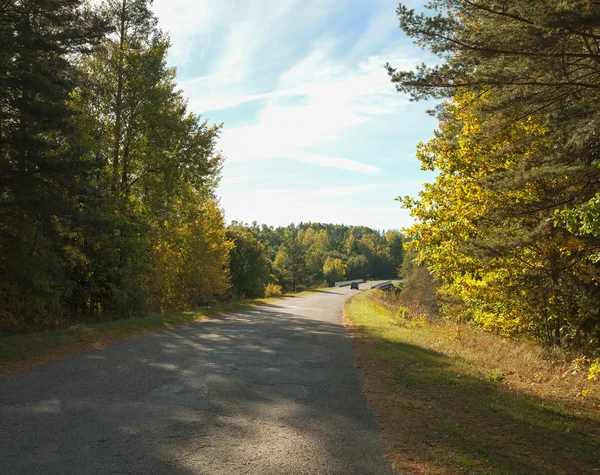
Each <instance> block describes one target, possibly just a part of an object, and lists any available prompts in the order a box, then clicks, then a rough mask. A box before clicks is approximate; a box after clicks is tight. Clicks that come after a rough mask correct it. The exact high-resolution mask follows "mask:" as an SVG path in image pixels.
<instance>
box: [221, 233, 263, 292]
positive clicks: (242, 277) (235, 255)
mask: <svg viewBox="0 0 600 475" xmlns="http://www.w3.org/2000/svg"><path fill="white" fill-rule="evenodd" d="M227 239H228V240H229V241H231V242H232V243H233V245H234V247H233V249H232V250H231V254H230V263H229V271H230V274H231V285H232V291H233V292H234V294H235V295H236V296H237V297H238V298H239V297H241V298H244V297H249V298H258V297H263V296H264V293H265V285H266V284H267V283H268V282H269V280H270V278H271V272H270V268H271V265H270V262H269V260H268V258H267V256H266V254H265V249H264V245H263V244H262V243H261V242H259V241H258V239H256V237H254V235H253V234H252V233H251V232H250V231H249V230H248V229H245V228H244V227H242V226H230V227H229V228H228V229H227Z"/></svg>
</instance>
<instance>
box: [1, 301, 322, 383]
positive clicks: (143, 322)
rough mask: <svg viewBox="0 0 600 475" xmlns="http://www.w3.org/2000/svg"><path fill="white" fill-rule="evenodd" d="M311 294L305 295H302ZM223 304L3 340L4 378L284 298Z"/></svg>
mask: <svg viewBox="0 0 600 475" xmlns="http://www.w3.org/2000/svg"><path fill="white" fill-rule="evenodd" d="M309 293H311V291H305V292H302V294H301V295H305V294H309ZM297 295H300V294H294V295H284V296H283V297H280V298H268V299H253V300H250V299H247V300H238V301H232V302H226V303H220V304H217V305H214V306H211V307H205V308H202V309H199V310H196V311H192V312H170V313H166V314H154V315H149V316H145V317H133V318H128V319H123V320H113V321H109V322H94V323H81V324H77V325H73V326H71V327H69V328H61V329H56V330H47V331H36V332H32V333H26V334H17V335H7V336H0V374H4V373H10V372H13V371H18V370H21V369H24V368H27V367H29V366H33V365H36V364H39V363H43V362H46V361H53V360H56V359H58V358H62V357H64V356H68V355H72V354H75V353H81V352H83V351H88V350H92V349H96V348H102V347H105V346H107V345H110V344H111V343H115V342H117V341H120V340H124V339H127V338H131V337H135V336H140V335H145V334H147V333H152V332H155V331H158V330H162V329H165V328H171V327H175V326H179V325H184V324H186V323H191V322H196V321H200V320H204V319H206V318H209V317H214V316H216V315H221V314H224V313H229V312H235V311H240V310H244V309H248V308H252V307H256V306H259V305H264V304H267V303H271V302H275V301H277V300H280V299H281V298H286V297H295V296H297Z"/></svg>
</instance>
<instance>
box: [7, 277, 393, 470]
mask: <svg viewBox="0 0 600 475" xmlns="http://www.w3.org/2000/svg"><path fill="white" fill-rule="evenodd" d="M367 285H368V284H363V285H362V287H363V288H365V287H366V286H367ZM355 293H356V290H350V289H349V288H347V287H345V288H341V289H331V290H328V291H327V292H326V293H321V292H319V293H314V294H310V295H307V296H304V297H296V298H289V299H285V300H281V301H277V302H276V303H273V304H270V305H266V306H262V307H258V308H255V309H251V310H247V311H243V312H239V313H233V314H229V315H226V316H222V317H218V318H214V319H211V320H205V321H202V322H198V323H193V324H189V325H186V326H182V327H178V328H174V329H171V330H164V331H160V332H157V333H154V334H152V335H147V336H143V337H138V338H133V339H130V340H126V341H122V342H120V343H116V344H113V345H111V346H108V347H106V348H104V349H101V350H95V351H91V352H88V353H83V354H79V355H74V356H70V357H67V358H63V359H61V360H59V361H55V362H51V363H46V364H42V365H40V366H37V367H34V368H30V369H27V370H25V371H21V372H18V373H14V374H11V375H4V376H0V421H1V430H0V455H1V457H0V473H2V474H5V475H7V474H61V475H62V474H64V475H66V474H78V475H79V474H104V473H135V474H152V473H168V474H202V475H216V474H219V475H238V474H257V475H301V474H310V475H316V474H327V475H337V474H340V475H341V474H353V475H393V473H394V472H393V471H392V469H391V466H390V465H389V463H388V462H387V460H385V459H384V455H383V454H384V446H383V441H382V439H381V436H380V433H379V427H378V424H377V421H376V420H375V417H374V416H373V414H372V413H371V412H370V411H369V409H368V407H367V401H366V397H365V396H364V394H363V391H362V386H363V379H362V376H361V373H360V371H359V370H358V369H357V368H356V367H355V360H356V357H355V354H354V351H353V349H352V344H351V340H350V336H349V335H348V333H347V331H346V329H345V328H344V325H343V321H342V309H343V304H344V302H345V301H346V300H347V299H348V298H350V297H351V296H352V295H354V294H355Z"/></svg>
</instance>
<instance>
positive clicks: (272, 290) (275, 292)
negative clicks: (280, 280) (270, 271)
mask: <svg viewBox="0 0 600 475" xmlns="http://www.w3.org/2000/svg"><path fill="white" fill-rule="evenodd" d="M282 295H283V292H282V291H281V285H277V284H267V285H265V297H267V298H269V297H281V296H282Z"/></svg>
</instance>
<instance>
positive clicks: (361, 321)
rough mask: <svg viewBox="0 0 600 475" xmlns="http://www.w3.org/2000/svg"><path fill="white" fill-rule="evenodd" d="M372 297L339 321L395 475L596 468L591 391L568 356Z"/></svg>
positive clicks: (599, 422)
mask: <svg viewBox="0 0 600 475" xmlns="http://www.w3.org/2000/svg"><path fill="white" fill-rule="evenodd" d="M380 295H381V294H379V293H377V292H363V293H361V294H359V295H358V296H357V297H355V298H354V299H353V300H352V301H351V302H350V303H349V304H348V305H347V306H346V317H347V321H348V323H349V324H350V325H351V327H352V332H353V335H354V337H355V344H356V347H357V350H358V353H359V365H360V366H361V368H362V369H363V371H364V372H365V376H366V379H367V384H366V392H367V396H368V397H369V403H370V405H371V407H372V409H373V411H374V412H375V414H376V415H377V417H378V418H379V421H380V424H381V427H382V433H383V436H384V439H385V440H386V444H387V452H388V456H389V457H390V459H391V460H392V462H393V464H394V466H395V468H396V469H397V470H398V471H399V473H415V474H455V473H470V474H537V473H539V474H548V473H553V474H582V473H586V474H587V473H589V474H594V473H600V464H599V462H598V460H599V459H598V454H599V453H600V408H599V407H598V404H599V403H600V399H599V397H600V388H599V385H598V383H595V382H592V381H588V380H587V377H586V372H585V371H584V370H583V369H582V368H577V365H576V364H575V365H573V364H571V363H566V362H565V361H569V360H568V355H564V354H560V353H558V352H556V353H553V354H552V353H546V352H544V351H543V350H541V349H540V348H538V347H536V346H535V345H533V344H531V343H529V342H514V341H508V340H505V339H502V338H499V337H497V336H494V335H491V334H489V333H484V332H480V331H477V330H475V329H473V328H469V327H461V328H459V327H455V326H452V325H444V324H435V323H431V322H427V321H426V320H425V319H417V320H411V319H407V318H406V315H405V314H403V313H402V312H397V311H396V309H395V308H394V306H393V305H391V304H390V303H389V302H387V301H386V300H385V299H384V298H381V297H380ZM584 394H585V396H584Z"/></svg>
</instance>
